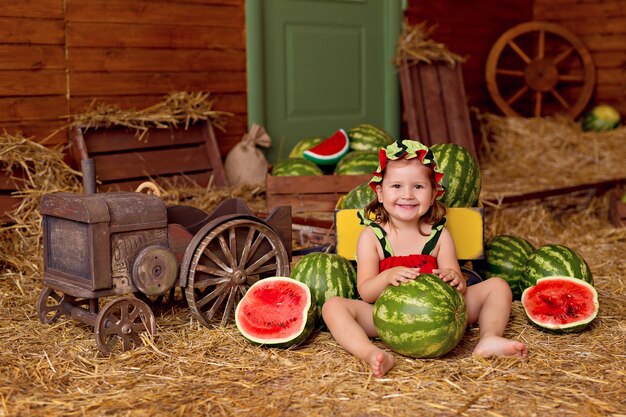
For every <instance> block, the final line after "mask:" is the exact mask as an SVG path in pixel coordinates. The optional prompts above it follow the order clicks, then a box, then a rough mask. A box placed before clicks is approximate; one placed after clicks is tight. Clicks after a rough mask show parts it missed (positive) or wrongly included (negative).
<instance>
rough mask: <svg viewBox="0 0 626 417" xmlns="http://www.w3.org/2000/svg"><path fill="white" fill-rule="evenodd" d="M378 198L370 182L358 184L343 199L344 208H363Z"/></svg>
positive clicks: (342, 206) (342, 205)
mask: <svg viewBox="0 0 626 417" xmlns="http://www.w3.org/2000/svg"><path fill="white" fill-rule="evenodd" d="M374 198H376V193H375V192H374V190H372V187H370V185H369V183H367V182H366V183H365V184H361V185H357V186H356V187H354V188H353V189H352V190H350V191H349V192H348V194H346V196H345V197H344V198H343V200H342V201H341V208H342V209H362V208H364V207H365V206H367V205H368V204H369V203H371V202H372V200H373V199H374Z"/></svg>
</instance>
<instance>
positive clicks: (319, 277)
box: [290, 252, 357, 325]
mask: <svg viewBox="0 0 626 417" xmlns="http://www.w3.org/2000/svg"><path fill="white" fill-rule="evenodd" d="M290 276H291V278H293V279H295V280H298V281H300V282H302V283H304V284H306V285H307V286H308V287H309V288H310V290H311V293H312V294H313V298H315V301H316V303H317V307H318V308H317V321H318V324H319V325H322V324H323V320H322V319H321V313H322V306H323V305H324V303H325V302H326V301H328V300H329V299H331V298H332V297H343V298H349V299H355V298H356V297H357V289H356V270H355V269H354V267H353V266H352V264H351V263H350V261H349V260H347V259H346V258H344V257H343V256H340V255H337V254H334V253H324V252H313V253H309V254H306V255H304V256H303V257H302V258H300V260H299V261H298V262H296V264H295V265H294V266H293V269H292V270H291V274H290Z"/></svg>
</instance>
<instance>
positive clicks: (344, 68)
mask: <svg viewBox="0 0 626 417" xmlns="http://www.w3.org/2000/svg"><path fill="white" fill-rule="evenodd" d="M401 2H402V1H401V0H248V1H246V34H247V53H248V68H247V73H248V122H249V124H252V123H253V122H254V123H258V124H260V125H263V126H264V127H265V128H266V130H267V131H268V133H269V134H270V136H271V137H272V147H271V148H270V150H269V152H268V158H269V160H270V161H272V162H275V161H276V160H278V159H281V158H286V157H287V155H288V154H289V151H290V150H291V148H292V147H293V145H295V143H296V142H298V141H299V140H300V139H303V138H306V137H311V136H322V137H328V136H330V135H331V134H333V133H334V132H335V131H336V130H337V129H339V128H344V129H346V130H347V129H349V128H350V127H351V126H354V125H355V124H358V123H371V124H374V125H377V126H380V127H382V128H384V129H385V130H387V131H388V132H389V133H390V134H391V135H392V136H393V137H397V136H398V133H399V130H400V113H399V108H400V94H399V83H398V77H397V73H396V69H395V66H394V64H393V60H394V56H395V46H396V41H397V38H398V36H399V34H400V29H401V21H402V9H401Z"/></svg>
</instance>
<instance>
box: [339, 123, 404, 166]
mask: <svg viewBox="0 0 626 417" xmlns="http://www.w3.org/2000/svg"><path fill="white" fill-rule="evenodd" d="M347 133H348V137H349V138H350V149H352V150H354V151H376V152H378V150H379V149H380V148H384V147H386V146H387V145H390V144H392V143H393V142H394V139H393V138H392V137H391V136H389V133H387V132H385V131H384V130H383V129H381V128H379V127H376V126H374V125H371V124H367V123H362V124H359V125H356V126H354V127H353V128H351V129H350V130H348V132H347ZM374 169H376V167H374Z"/></svg>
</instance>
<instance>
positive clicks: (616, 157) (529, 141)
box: [478, 114, 626, 200]
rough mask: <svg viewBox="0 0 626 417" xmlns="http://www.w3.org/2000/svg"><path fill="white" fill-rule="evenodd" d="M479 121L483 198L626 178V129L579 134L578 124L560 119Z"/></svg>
mask: <svg viewBox="0 0 626 417" xmlns="http://www.w3.org/2000/svg"><path fill="white" fill-rule="evenodd" d="M478 118H479V120H480V122H481V131H482V136H483V140H482V143H483V150H482V152H481V161H480V162H481V172H482V175H483V189H482V192H481V198H482V199H483V200H497V199H499V198H502V197H505V196H510V195H516V194H522V193H528V192H534V191H541V190H552V189H557V188H559V187H565V186H574V185H580V184H589V183H594V182H600V181H606V180H624V179H626V170H625V169H624V160H626V146H624V144H625V143H626V126H622V127H619V128H617V129H616V130H612V131H605V132H583V131H582V129H581V127H580V124H578V123H574V122H573V121H571V119H568V118H566V117H562V116H556V117H553V118H530V119H524V118H519V117H500V116H496V115H492V114H482V115H478Z"/></svg>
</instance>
